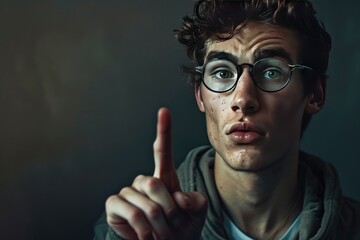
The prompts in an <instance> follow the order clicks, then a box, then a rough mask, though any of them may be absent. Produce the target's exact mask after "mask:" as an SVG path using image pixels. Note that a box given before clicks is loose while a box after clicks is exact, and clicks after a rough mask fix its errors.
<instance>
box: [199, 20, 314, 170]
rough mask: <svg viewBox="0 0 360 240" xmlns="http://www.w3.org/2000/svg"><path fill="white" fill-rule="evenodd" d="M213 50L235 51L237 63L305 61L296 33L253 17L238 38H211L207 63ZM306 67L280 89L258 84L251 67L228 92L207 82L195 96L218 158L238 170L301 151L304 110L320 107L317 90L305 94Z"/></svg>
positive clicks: (264, 165) (258, 167)
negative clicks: (215, 89)
mask: <svg viewBox="0 0 360 240" xmlns="http://www.w3.org/2000/svg"><path fill="white" fill-rule="evenodd" d="M264 50H265V51H264ZM213 52H220V53H221V52H225V53H229V54H231V55H232V58H236V60H237V64H241V63H254V62H255V61H257V60H259V59H262V58H268V57H273V58H277V59H280V60H283V61H285V62H286V63H289V64H295V63H299V64H301V62H300V60H299V42H298V40H297V36H296V34H295V32H293V31H292V30H289V29H286V28H283V27H279V26H274V25H269V24H264V23H256V22H249V23H248V24H247V25H246V26H245V28H243V29H242V30H241V31H240V32H239V33H238V34H236V35H235V36H234V37H233V38H231V39H229V40H226V41H213V42H210V43H209V44H208V45H207V51H206V56H205V62H206V61H207V57H208V55H209V53H213ZM300 71H301V70H294V71H293V73H292V77H291V80H290V82H289V84H288V85H287V86H286V87H285V88H284V89H282V90H280V91H278V92H264V91H262V90H260V89H258V88H257V87H256V85H255V84H254V82H253V80H252V78H251V75H250V72H249V68H248V67H244V70H243V72H242V73H241V76H240V78H239V80H238V83H237V85H236V87H235V88H234V89H233V90H230V91H228V92H225V93H215V92H212V91H210V90H208V89H207V88H206V87H205V86H204V85H203V84H201V86H200V88H199V90H198V91H196V93H195V95H196V99H197V102H198V106H199V108H200V110H201V111H203V112H205V114H206V124H207V132H208V137H209V140H210V142H211V144H212V145H213V147H214V148H215V150H216V157H215V159H216V161H222V160H223V161H225V163H227V165H228V166H230V167H231V168H233V169H235V170H244V171H258V170H262V169H266V168H268V167H270V166H271V165H273V164H274V163H276V162H279V161H281V160H284V159H288V158H291V157H294V156H295V154H296V155H297V154H298V150H299V149H298V148H299V142H300V128H301V120H302V116H303V113H304V111H309V112H311V113H313V112H316V111H318V110H319V109H314V108H312V107H313V106H312V105H311V102H313V96H312V95H309V96H304V90H303V85H302V82H301V81H302V79H301V74H300ZM221 159H222V160H221Z"/></svg>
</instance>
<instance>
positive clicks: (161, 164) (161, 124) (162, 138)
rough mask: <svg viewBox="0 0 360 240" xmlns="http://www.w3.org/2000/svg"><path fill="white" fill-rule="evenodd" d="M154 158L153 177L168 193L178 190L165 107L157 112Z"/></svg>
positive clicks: (168, 112) (169, 119)
mask: <svg viewBox="0 0 360 240" xmlns="http://www.w3.org/2000/svg"><path fill="white" fill-rule="evenodd" d="M154 160H155V171H154V177H156V178H159V179H160V180H161V181H162V182H163V183H164V184H165V186H166V187H167V189H168V190H169V191H170V193H173V192H175V191H179V190H180V185H179V180H178V177H177V175H176V169H175V166H174V160H173V151H172V143H171V117H170V111H169V110H168V109H167V108H160V110H159V112H158V122H157V131H156V139H155V142H154Z"/></svg>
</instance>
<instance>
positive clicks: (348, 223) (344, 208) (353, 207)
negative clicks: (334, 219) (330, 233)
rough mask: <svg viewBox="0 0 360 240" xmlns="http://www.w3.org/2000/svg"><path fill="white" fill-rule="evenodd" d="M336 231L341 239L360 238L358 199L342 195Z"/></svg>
mask: <svg viewBox="0 0 360 240" xmlns="http://www.w3.org/2000/svg"><path fill="white" fill-rule="evenodd" d="M339 223H340V224H339V225H338V229H337V233H338V235H339V236H342V237H343V239H360V228H359V226H360V201H357V200H354V199H351V198H348V197H344V198H343V201H342V205H341V213H340V219H339Z"/></svg>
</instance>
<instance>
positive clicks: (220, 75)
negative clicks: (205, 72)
mask: <svg viewBox="0 0 360 240" xmlns="http://www.w3.org/2000/svg"><path fill="white" fill-rule="evenodd" d="M213 76H215V77H216V78H217V79H229V78H233V77H234V74H233V73H232V72H230V71H229V70H225V69H221V70H216V71H214V72H213Z"/></svg>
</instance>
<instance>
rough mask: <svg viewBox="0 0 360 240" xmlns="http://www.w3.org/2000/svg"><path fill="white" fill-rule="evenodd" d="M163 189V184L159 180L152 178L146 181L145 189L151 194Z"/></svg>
mask: <svg viewBox="0 0 360 240" xmlns="http://www.w3.org/2000/svg"><path fill="white" fill-rule="evenodd" d="M161 187H162V183H161V181H160V180H159V179H157V178H154V177H151V178H148V179H147V180H146V181H145V186H144V188H145V189H146V191H148V192H151V193H154V192H157V191H158V190H159V189H161Z"/></svg>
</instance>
